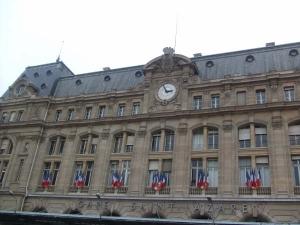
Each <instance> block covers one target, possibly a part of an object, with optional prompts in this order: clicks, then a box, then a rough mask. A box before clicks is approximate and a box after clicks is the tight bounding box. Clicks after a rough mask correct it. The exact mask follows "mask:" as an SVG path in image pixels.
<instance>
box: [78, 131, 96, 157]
mask: <svg viewBox="0 0 300 225" xmlns="http://www.w3.org/2000/svg"><path fill="white" fill-rule="evenodd" d="M98 142H99V136H97V135H94V134H88V135H85V136H82V137H81V138H80V144H79V151H78V153H79V154H95V153H96V150H97V144H98Z"/></svg>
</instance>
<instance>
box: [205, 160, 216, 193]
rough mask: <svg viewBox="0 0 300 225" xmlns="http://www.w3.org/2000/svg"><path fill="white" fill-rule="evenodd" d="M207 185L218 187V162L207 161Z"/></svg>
mask: <svg viewBox="0 0 300 225" xmlns="http://www.w3.org/2000/svg"><path fill="white" fill-rule="evenodd" d="M207 172H208V183H209V186H210V187H218V160H217V159H208V160H207Z"/></svg>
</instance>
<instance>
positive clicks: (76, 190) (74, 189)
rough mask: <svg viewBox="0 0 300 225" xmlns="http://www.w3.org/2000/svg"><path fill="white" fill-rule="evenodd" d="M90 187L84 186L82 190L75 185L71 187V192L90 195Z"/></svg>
mask: <svg viewBox="0 0 300 225" xmlns="http://www.w3.org/2000/svg"><path fill="white" fill-rule="evenodd" d="M88 191H89V186H84V187H82V188H76V187H75V186H74V185H72V186H70V188H69V192H71V193H88Z"/></svg>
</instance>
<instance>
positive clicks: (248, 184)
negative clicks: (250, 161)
mask: <svg viewBox="0 0 300 225" xmlns="http://www.w3.org/2000/svg"><path fill="white" fill-rule="evenodd" d="M250 173H251V171H250ZM246 186H247V187H249V188H251V176H250V174H249V171H248V170H247V171H246Z"/></svg>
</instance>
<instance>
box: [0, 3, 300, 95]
mask: <svg viewBox="0 0 300 225" xmlns="http://www.w3.org/2000/svg"><path fill="white" fill-rule="evenodd" d="M299 6H300V1H298V0H284V1H283V0H282V1H279V0H251V1H244V0H226V1H225V0H206V1H205V0H185V1H179V0H151V1H146V0H127V1H125V0H109V1H108V0H107V1H104V0H84V1H83V0H82V1H76V0H0V96H1V95H2V94H3V93H4V92H5V91H6V89H7V88H8V87H9V85H11V84H12V83H13V82H14V81H15V79H16V78H17V77H18V76H19V75H20V74H21V73H22V72H23V71H24V69H25V67H26V66H33V65H39V64H44V63H50V62H54V61H55V60H56V58H57V56H58V53H59V49H60V46H61V42H62V41H64V46H63V49H62V53H61V59H62V60H63V61H64V62H65V64H66V65H67V66H68V67H69V68H70V69H71V70H72V71H73V72H74V73H75V74H79V73H86V72H92V71H98V70H102V68H103V67H107V66H109V67H111V68H120V67H126V66H134V65H141V64H145V63H147V62H148V61H149V60H151V59H152V58H154V57H156V56H159V55H161V54H162V49H163V47H166V46H171V47H174V40H175V30H176V29H175V28H176V20H177V24H178V25H177V27H178V28H177V45H176V53H179V54H183V55H186V56H188V57H192V56H193V54H194V53H199V52H201V53H202V54H204V55H208V54H213V53H222V52H228V51H235V50H242V49H248V48H256V47H262V46H264V45H265V43H266V42H272V41H275V42H276V44H284V43H290V42H298V41H300V29H299V21H300V19H299Z"/></svg>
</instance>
